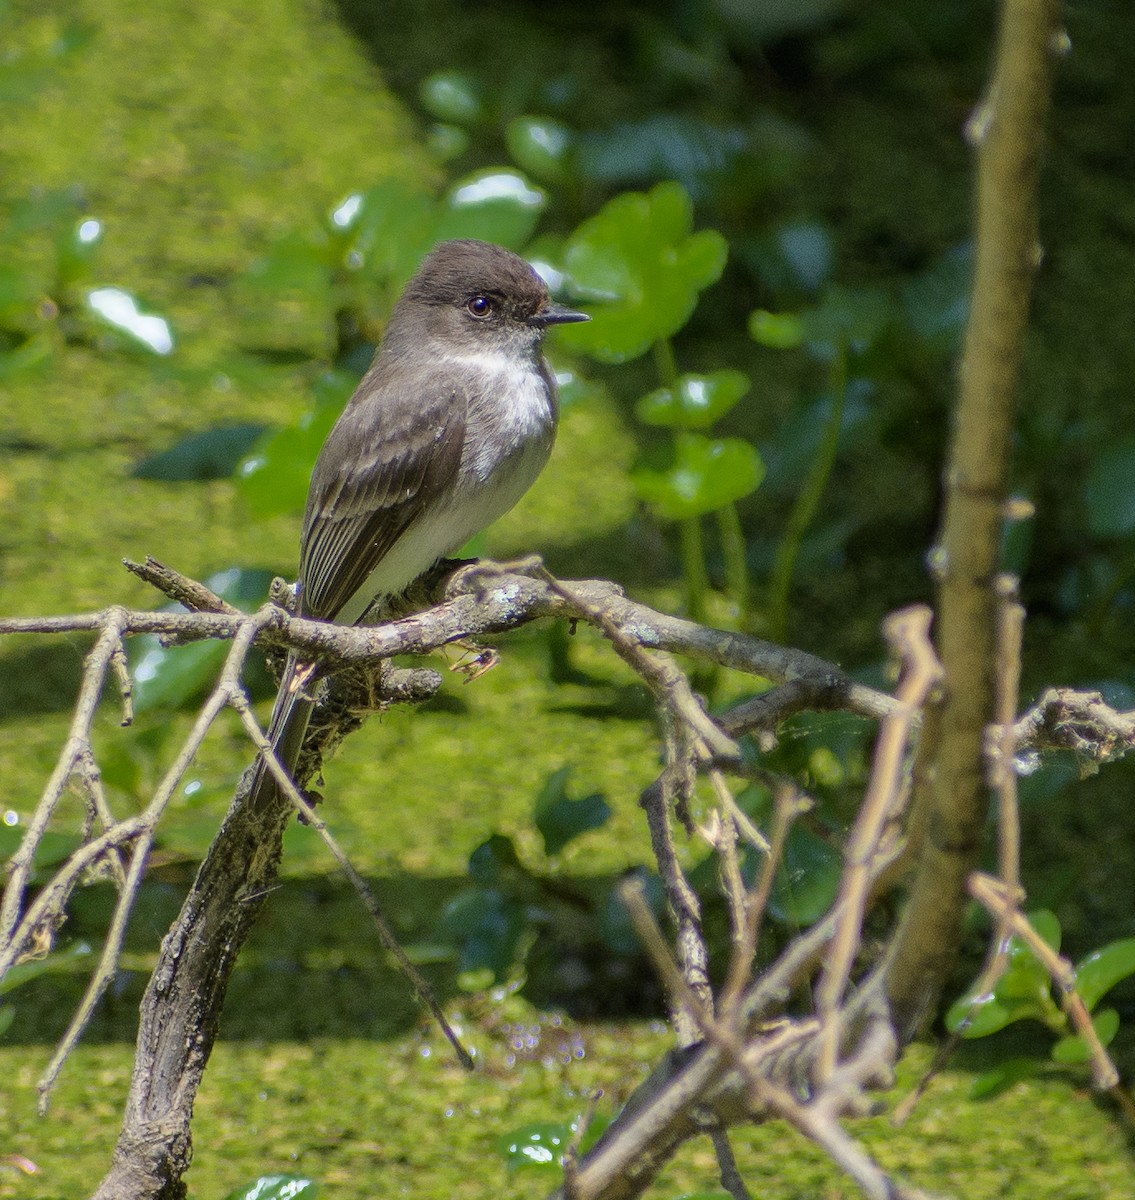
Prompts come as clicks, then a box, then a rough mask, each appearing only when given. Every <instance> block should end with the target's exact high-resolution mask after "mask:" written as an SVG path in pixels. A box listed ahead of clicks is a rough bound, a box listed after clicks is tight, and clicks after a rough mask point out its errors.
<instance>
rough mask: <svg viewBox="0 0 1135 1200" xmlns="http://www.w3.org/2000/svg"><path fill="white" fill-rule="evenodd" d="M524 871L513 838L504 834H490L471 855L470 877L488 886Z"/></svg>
mask: <svg viewBox="0 0 1135 1200" xmlns="http://www.w3.org/2000/svg"><path fill="white" fill-rule="evenodd" d="M522 871H523V867H521V865H520V856H519V855H518V854H517V853H516V846H515V845H514V844H513V841H512V838H510V837H506V836H505V835H504V834H503V833H494V834H490V835H489V836H488V837H487V838H485V840H484V841H483V842H482V843H481V844H480V845H479V846H478V847H477V848H476V849H475V850H474V851H473V853H472V854H470V855H469V875H470V877H471V878H472V879H474V880H476V882H477V883H480V884H484V885H486V886H488V885H489V884H496V883H500V882H501V880H502V879H503V878H504V877H505V876H507V875H510V874H512V873H514V872H522Z"/></svg>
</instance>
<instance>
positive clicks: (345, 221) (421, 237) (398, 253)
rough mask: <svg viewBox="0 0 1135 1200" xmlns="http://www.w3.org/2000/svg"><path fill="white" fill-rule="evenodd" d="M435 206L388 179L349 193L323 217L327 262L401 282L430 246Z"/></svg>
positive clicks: (414, 190)
mask: <svg viewBox="0 0 1135 1200" xmlns="http://www.w3.org/2000/svg"><path fill="white" fill-rule="evenodd" d="M437 222H438V206H437V204H436V203H435V201H434V200H433V198H432V197H431V196H429V195H427V194H426V193H425V192H423V191H421V190H420V189H418V188H416V187H414V186H413V185H411V184H408V183H406V182H405V181H403V180H400V179H388V180H385V181H384V182H382V183H380V184H378V185H376V186H375V187H372V188H368V189H367V190H366V191H362V192H351V193H350V194H349V195H347V196H345V197H344V198H343V199H342V200H340V201H339V203H338V204H336V205H335V207H334V208H333V209H332V210H331V211H330V212H329V213H328V214H327V219H326V223H325V232H326V235H327V240H328V245H329V247H330V254H329V258H330V260H331V261H332V262H333V264H334V265H335V266H336V267H338V268H339V269H341V270H347V271H359V272H365V273H367V274H369V275H371V276H376V277H377V278H379V279H382V280H386V281H390V282H393V283H401V282H402V281H403V280H404V279H407V278H409V276H410V275H411V274H413V272H414V270H415V268H416V267H417V265H418V262H419V261H420V260H421V258H422V256H423V255H424V254H425V253H426V252H427V251H428V250H429V249H430V247H431V246H432V245H433V242H434V236H433V234H434V228H435V226H436V225H437Z"/></svg>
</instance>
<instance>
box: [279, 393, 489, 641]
mask: <svg viewBox="0 0 1135 1200" xmlns="http://www.w3.org/2000/svg"><path fill="white" fill-rule="evenodd" d="M466 407H467V401H466V393H465V389H464V387H463V386H462V384H461V380H460V376H459V375H457V374H456V373H453V374H451V373H450V372H447V371H441V372H438V373H436V374H434V375H433V376H431V377H430V379H429V381H428V382H427V383H426V384H425V386H424V387H423V386H422V378H421V375H420V374H418V373H415V374H414V375H413V377H412V379H408V378H406V376H405V375H403V374H402V373H401V372H397V371H394V372H389V373H388V374H386V375H385V376H384V377H383V378H382V380H381V381H379V382H377V383H374V384H371V385H370V387H369V388H368V380H367V379H365V378H364V380H363V382H362V384H360V389H359V391H358V392H357V393H356V395H355V397H353V398H352V400H351V403H350V404H349V405H348V406H347V408H346V409H345V410H344V412H343V415H342V416H341V417H340V418H339V421H338V422H337V423H336V425H335V427H334V429H332V431H331V433H330V434H329V435H328V438H327V441H326V442H325V443H324V446H323V450H322V451H321V453H320V456H319V459H318V461H317V462H316V464H315V470H314V471H313V473H312V478H311V489H310V491H309V493H308V503H307V511H306V513H305V514H304V523H303V534H302V537H301V545H300V574H299V578H300V607H301V609H302V611H303V612H304V613H305V614H306V615H308V616H313V617H320V618H324V619H327V620H334V619H335V618H336V617H337V616H338V615H339V613H340V612H341V611H342V610H343V607H344V605H346V604H347V603H348V601H350V599H351V597H352V596H354V595H355V593H356V592H357V591H358V590H359V588H361V587H362V586H363V584H364V583H365V582H366V580H367V577H368V576H369V575H370V573H371V571H372V570H374V568H375V567H376V566H377V565H378V563H380V562H381V561H382V559H383V557H384V556H385V555H386V554H387V552H388V551H389V550H390V548H391V547H392V546H393V545H394V543H395V542H396V541H397V540H398V538H399V537H401V536H402V534H403V533H404V532H405V531H406V528H407V527H408V526H409V525H410V524H411V523H412V522H413V521H414V519H415V517H417V516H418V515H419V514H420V513H421V512H422V510H423V509H424V508H425V507H426V505H428V504H429V503H430V502H431V501H432V500H433V499H434V498H435V497H436V496H437V495H438V493H439V492H440V491H441V490H442V489H443V488H444V487H445V485H446V484H447V483H449V482H451V481H452V479H453V477H454V475H455V474H456V472H457V469H458V464H459V462H460V459H461V451H462V446H463V444H464V440H465V415H466ZM407 582H409V581H407Z"/></svg>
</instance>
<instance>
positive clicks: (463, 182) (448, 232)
mask: <svg viewBox="0 0 1135 1200" xmlns="http://www.w3.org/2000/svg"><path fill="white" fill-rule="evenodd" d="M547 203H548V197H547V194H546V193H545V192H544V191H543V190H542V189H541V188H538V187H536V186H535V185H534V184H532V183H531V182H529V180H527V179H526V178H525V177H524V176H523V175H521V174H520V172H519V171H510V170H502V169H500V168H490V169H488V170H484V171H476V172H474V173H473V174H472V175H467V176H466V177H465V178H464V179H459V180H458V181H457V183H455V184H454V185H453V187H452V188H450V190H449V193H448V195H447V196H446V197H445V200H444V202H443V204H442V210H441V218H440V220H439V222H438V225H437V227H436V228H435V230H434V241H436V242H442V241H445V240H446V239H447V238H479V239H480V240H481V241H483V242H496V243H497V244H498V245H501V246H507V247H508V248H509V249H511V250H519V249H520V248H521V247H522V246H523V245H524V243H525V242H527V241H528V239H529V238H530V237H531V236H532V232H533V230H534V229H535V228H536V223H537V222H538V221H539V219H540V214H541V213H542V212H543V211H544V209H545V207H546V206H547Z"/></svg>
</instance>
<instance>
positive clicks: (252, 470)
mask: <svg viewBox="0 0 1135 1200" xmlns="http://www.w3.org/2000/svg"><path fill="white" fill-rule="evenodd" d="M357 385H358V376H356V375H354V374H353V373H351V372H349V371H327V372H325V373H324V374H323V375H322V376H320V378H319V380H318V381H317V382H316V385H315V404H314V407H312V408H311V409H309V410H308V411H307V412H305V413H304V414H303V416H302V417H300V419H299V421H297V422H296V424H295V425H287V426H285V427H284V428H283V429H276V430H271V431H270V432H268V433H266V434H264V436H263V437H262V438H261V439H260V440H259V441H258V442H257V443H256V444H255V445H254V446H253V447H252V449H251V451H250V452H249V454H248V456H247V458H245V459H244V460H243V461H242V462H241V463H240V465H239V466H238V467H237V483H238V485H239V487H240V491H241V494H242V495H243V496H244V499H245V501H246V502H247V504H248V507H249V508H250V509H251V511H252V513H253V514H254V515H255V516H258V517H265V516H273V515H275V514H277V513H289V512H302V511H303V506H304V503H305V501H306V500H307V491H308V486H309V485H310V483H311V469H312V467H313V466H314V465H315V460H316V458H317V457H318V456H319V451H320V449H321V447H322V446H323V443H324V442H325V441H326V439H327V435H328V434H329V433H330V432H331V426H332V425H334V424H335V422H336V420H337V419H338V417H339V414H340V413H341V412H342V411H343V408H344V407H345V406H346V403H347V401H348V400H349V399H350V397H351V393H352V392H353V391H354V389H355V387H356V386H357Z"/></svg>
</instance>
